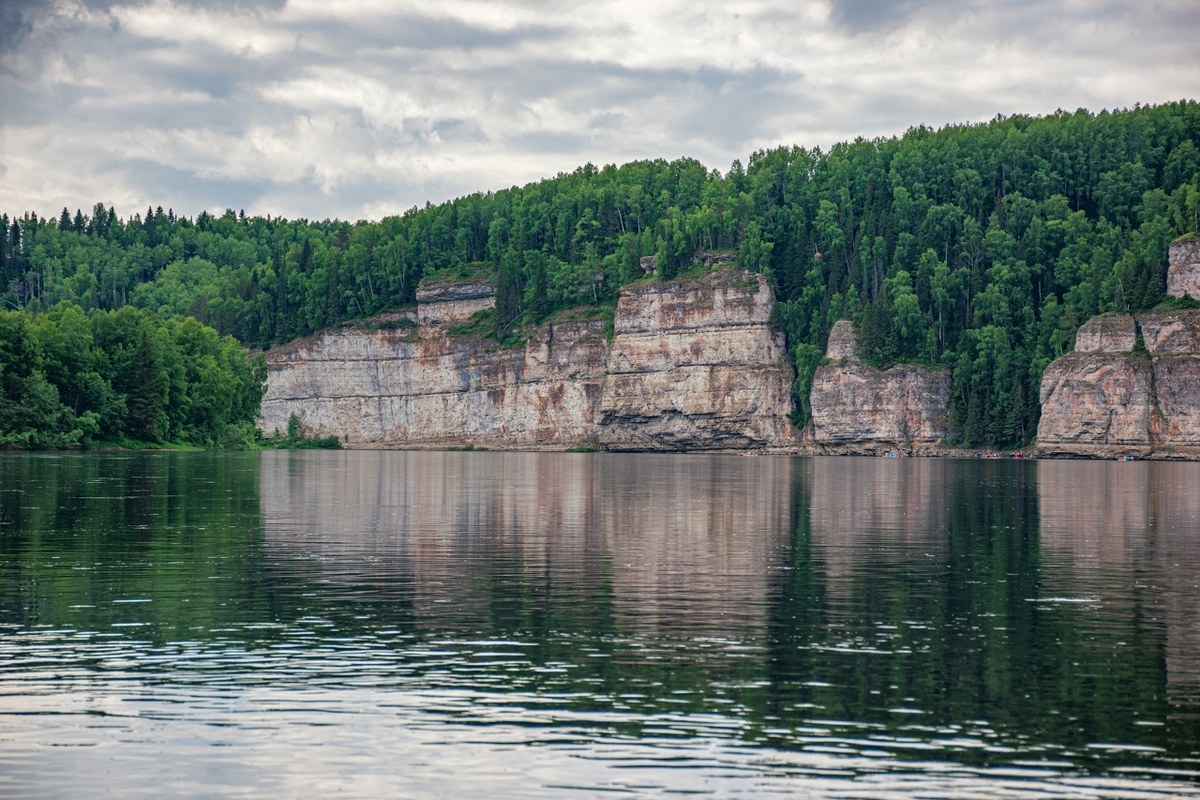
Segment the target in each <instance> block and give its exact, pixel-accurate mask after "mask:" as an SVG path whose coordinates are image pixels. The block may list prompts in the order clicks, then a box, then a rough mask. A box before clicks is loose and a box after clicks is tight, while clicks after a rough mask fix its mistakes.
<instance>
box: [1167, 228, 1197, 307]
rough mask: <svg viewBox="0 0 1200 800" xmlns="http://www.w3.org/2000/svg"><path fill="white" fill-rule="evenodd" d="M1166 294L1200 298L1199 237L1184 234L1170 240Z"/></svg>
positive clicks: (1194, 298)
mask: <svg viewBox="0 0 1200 800" xmlns="http://www.w3.org/2000/svg"><path fill="white" fill-rule="evenodd" d="M1169 263H1170V266H1168V267H1167V294H1169V295H1171V296H1172V297H1190V298H1192V299H1193V300H1200V238H1198V237H1196V236H1184V237H1182V238H1179V239H1176V240H1175V241H1173V242H1171V248H1170V262H1169Z"/></svg>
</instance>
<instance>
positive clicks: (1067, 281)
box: [0, 101, 1200, 446]
mask: <svg viewBox="0 0 1200 800" xmlns="http://www.w3.org/2000/svg"><path fill="white" fill-rule="evenodd" d="M0 221H2V222H3V225H4V236H3V246H2V247H0V288H3V294H2V295H0V297H2V298H3V302H2V304H3V305H6V306H9V307H11V308H16V309H22V310H26V311H31V312H39V311H49V310H51V309H55V308H58V307H59V304H61V303H63V302H64V301H66V302H69V303H71V304H74V305H75V306H78V307H79V308H81V309H84V310H86V311H92V310H98V311H103V312H112V311H115V310H116V309H120V308H122V307H123V306H126V305H132V306H134V307H136V308H138V309H143V310H146V311H149V312H154V313H155V314H156V315H157V317H158V318H162V319H172V318H176V317H181V316H190V317H193V318H195V319H196V320H198V321H200V322H202V323H205V324H206V325H210V326H213V327H214V328H215V329H216V330H217V331H219V332H220V333H222V334H229V335H232V336H234V337H236V338H237V339H238V340H239V341H241V342H242V343H244V344H246V345H254V346H264V347H265V346H270V345H271V344H273V343H279V342H286V341H288V340H291V339H294V338H296V337H299V336H303V335H306V334H309V333H312V332H314V331H316V330H319V329H321V328H324V327H327V326H330V325H333V324H336V323H338V322H340V321H343V320H346V319H351V318H358V317H365V316H369V315H372V314H374V313H377V312H380V311H383V310H386V309H390V308H395V307H397V306H402V305H405V304H408V303H411V302H412V301H413V299H414V296H415V292H416V288H417V285H418V283H419V282H420V281H421V279H422V277H423V276H427V275H431V274H433V273H435V272H440V271H444V270H463V271H465V270H468V269H472V270H475V269H479V268H481V267H482V268H485V269H492V270H494V280H495V284H496V289H497V309H496V311H495V312H494V317H493V320H492V324H494V326H495V330H496V331H497V332H509V333H510V334H511V332H513V331H517V332H519V331H520V330H521V328H522V326H525V325H532V324H536V323H538V322H540V321H541V320H543V319H545V318H546V317H547V316H549V315H551V314H553V313H554V312H556V311H557V310H560V309H562V308H566V307H571V306H576V305H604V304H610V303H612V302H613V301H614V300H615V297H616V292H617V289H618V288H619V287H620V286H621V285H622V284H625V283H628V282H630V281H633V280H636V279H639V278H641V277H642V274H643V273H642V270H641V267H640V265H639V262H640V259H641V257H643V256H647V255H657V256H658V260H657V264H658V269H659V273H660V275H661V276H662V277H667V278H670V277H673V276H674V275H675V274H677V273H679V272H681V271H684V270H687V269H690V268H691V263H692V255H693V254H694V253H695V252H697V251H700V250H731V251H735V252H736V253H737V254H738V256H739V260H740V261H741V263H742V265H743V266H745V267H747V268H749V269H751V270H755V271H758V272H763V273H765V274H767V275H768V276H770V278H771V280H772V281H773V283H774V285H775V286H776V290H777V294H778V298H779V300H780V304H779V306H778V319H779V323H780V325H781V326H782V327H783V329H784V330H785V331H786V333H787V335H788V343H789V347H790V348H791V350H792V352H793V353H794V355H795V358H796V364H797V368H798V372H799V376H800V377H799V379H798V381H797V401H798V405H799V416H800V417H801V418H803V417H804V416H805V415H806V408H805V405H806V402H807V380H808V379H809V378H810V377H811V374H812V370H813V369H814V368H815V367H816V366H817V365H818V364H819V363H820V360H821V357H822V354H823V351H824V344H825V338H826V337H827V335H828V332H829V329H830V327H831V326H832V325H833V323H834V322H836V321H837V320H839V319H851V320H853V321H854V322H855V324H856V326H857V327H858V330H859V333H860V338H861V341H862V349H863V356H864V359H865V360H867V361H870V362H871V363H875V364H878V365H886V364H889V363H893V362H897V361H916V362H922V363H926V364H930V365H942V366H945V367H946V368H948V369H950V370H952V371H953V387H954V388H953V394H952V399H951V408H950V413H951V417H952V422H953V423H954V425H955V427H956V428H957V430H958V431H959V432H960V440H961V442H962V443H964V444H968V445H975V446H980V445H988V446H1003V445H1009V444H1018V443H1022V442H1027V441H1028V440H1029V439H1030V438H1031V436H1032V435H1033V433H1034V431H1035V429H1036V421H1037V417H1038V411H1039V409H1038V385H1039V382H1040V377H1041V373H1042V370H1043V369H1044V368H1045V366H1046V365H1047V364H1048V363H1049V362H1050V361H1051V360H1052V359H1054V358H1055V357H1057V356H1059V355H1061V354H1062V353H1063V352H1065V351H1067V350H1069V349H1070V348H1071V345H1072V342H1073V336H1074V331H1075V329H1076V328H1077V327H1078V325H1079V324H1081V323H1082V322H1084V321H1086V320H1087V319H1088V318H1089V317H1091V316H1093V315H1094V314H1096V313H1099V312H1103V311H1108V310H1114V309H1128V310H1139V309H1145V308H1149V307H1153V306H1155V305H1156V304H1159V303H1161V302H1162V301H1163V300H1164V291H1165V283H1166V268H1167V261H1166V258H1167V245H1168V243H1169V242H1170V241H1171V240H1172V239H1174V238H1175V237H1177V236H1179V235H1181V234H1183V233H1185V232H1188V231H1195V230H1197V229H1198V228H1200V105H1198V104H1197V103H1195V102H1190V101H1189V102H1179V103H1172V104H1168V105H1161V106H1153V107H1137V108H1134V109H1132V110H1125V111H1120V112H1113V113H1109V112H1104V113H1100V114H1092V113H1089V112H1087V111H1083V110H1080V111H1076V112H1074V113H1068V112H1059V113H1056V114H1054V115H1051V116H1047V117H1027V116H1014V117H997V118H996V119H994V120H992V121H991V122H988V123H985V124H978V125H951V126H947V127H945V128H942V129H940V130H932V129H930V128H926V127H918V128H913V129H910V130H909V131H907V132H906V133H905V134H904V135H903V136H900V137H898V138H886V139H876V140H871V141H868V140H864V139H858V140H856V141H854V142H845V143H840V144H837V145H835V146H833V147H832V148H830V149H829V150H828V151H823V150H821V149H819V148H818V149H806V148H803V147H779V148H775V149H772V150H761V151H759V152H756V153H754V154H752V155H751V156H750V158H749V160H748V162H747V163H746V164H745V165H743V164H741V163H739V162H734V164H733V165H732V166H731V167H730V169H729V170H728V172H726V173H725V174H721V173H720V172H718V171H716V170H709V169H707V168H706V167H705V166H704V165H702V164H700V163H699V162H698V161H695V160H692V159H687V158H683V159H679V160H676V161H671V162H668V161H664V160H655V161H641V162H634V163H630V164H625V165H623V166H620V167H617V166H613V165H609V166H605V167H602V168H598V167H595V166H593V165H591V164H588V165H586V166H583V167H580V168H579V169H577V170H575V171H574V172H572V173H570V174H560V175H558V176H556V177H554V178H551V179H548V180H544V181H541V182H538V183H533V184H530V185H528V186H524V187H520V188H518V187H514V188H511V189H505V190H502V191H498V192H489V193H481V194H473V195H470V196H467V197H463V198H459V199H457V200H454V201H451V202H447V203H443V204H441V205H437V206H434V205H431V204H427V205H426V206H425V207H424V208H412V209H410V210H409V211H407V212H405V213H404V214H402V215H400V216H395V217H388V218H385V219H383V220H381V221H379V222H365V221H360V222H357V223H351V222H343V221H337V220H332V221H331V220H326V221H323V222H310V221H307V220H286V219H273V218H271V217H270V216H268V217H265V218H264V217H246V216H245V215H244V214H236V213H234V212H233V211H227V212H226V213H225V214H223V215H221V216H214V215H211V214H208V213H202V214H200V215H199V216H197V217H195V218H189V217H181V216H177V215H176V214H175V213H174V211H173V210H167V211H163V209H162V208H157V209H147V211H146V213H145V214H144V215H142V214H134V215H133V216H130V217H127V218H121V217H119V216H118V215H117V213H116V211H115V209H113V208H111V207H109V208H105V207H104V206H103V205H101V204H97V205H96V206H95V207H94V208H92V210H91V212H90V213H84V212H83V211H82V210H76V211H74V212H71V211H70V210H69V209H65V208H64V209H63V210H62V213H61V215H60V216H58V217H57V218H39V217H37V216H36V215H35V214H32V213H25V214H23V215H21V216H19V217H16V216H14V217H12V218H10V217H8V216H7V215H6V216H4V217H3V218H2V220H0ZM61 313H66V312H61ZM93 313H95V312H94V311H93ZM96 319H103V317H100V316H94V317H93V324H94V320H96ZM172 324H174V325H180V324H182V323H179V322H175V323H172ZM170 424H181V425H186V424H188V423H186V422H180V423H175V422H172V423H170Z"/></svg>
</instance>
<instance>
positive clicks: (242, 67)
mask: <svg viewBox="0 0 1200 800" xmlns="http://www.w3.org/2000/svg"><path fill="white" fill-rule="evenodd" d="M1198 34H1200V2H1198V1H1197V0H1003V1H1001V0H794V2H774V1H772V2H767V1H766V0H724V2H712V3H709V2H704V1H703V0H590V2H587V3H568V2H542V1H541V0H503V1H497V2H474V1H472V0H441V2H436V3H434V2H428V0H426V1H425V2H408V1H407V0H355V1H354V2H350V0H130V2H117V1H114V0H0V210H2V211H6V212H7V213H9V214H10V215H11V214H13V213H18V214H19V213H24V212H25V211H35V212H37V213H39V214H41V215H47V214H54V215H57V214H58V213H59V212H60V211H61V209H62V208H63V207H64V206H66V207H68V208H69V209H70V210H71V211H72V212H74V210H75V209H76V208H81V209H83V210H84V211H85V212H86V211H87V210H88V209H90V208H91V207H92V206H93V205H94V204H95V203H96V202H103V203H105V204H106V205H113V206H115V207H116V209H117V212H118V214H119V215H121V216H122V217H124V216H127V215H130V214H132V213H134V212H138V211H143V210H144V209H145V208H146V207H147V206H159V205H161V206H163V207H164V208H172V209H174V210H175V211H176V212H177V213H179V214H183V215H187V216H192V215H195V214H196V213H199V212H200V211H201V210H206V209H207V210H209V211H213V212H217V213H220V212H221V211H223V210H224V209H226V208H233V209H235V210H245V212H246V213H247V214H262V215H266V214H271V215H272V216H279V215H282V216H285V217H289V218H296V217H307V218H309V219H324V218H335V217H336V218H341V219H351V220H357V219H370V220H377V219H380V218H381V217H384V216H387V215H391V214H399V213H403V212H404V211H405V210H406V209H408V208H410V207H412V206H414V205H424V204H425V203H426V202H433V203H435V204H436V203H439V202H442V201H445V200H448V199H451V198H453V197H458V196H462V195H464V194H470V193H472V192H477V191H489V190H498V189H503V188H506V187H509V186H513V185H522V184H525V183H528V182H530V181H535V180H539V179H541V178H546V177H552V176H553V175H555V174H556V173H558V172H569V171H571V170H573V169H575V168H576V167H578V166H580V165H582V164H585V163H588V162H591V163H593V164H597V165H603V164H609V163H616V164H623V163H626V162H628V161H633V160H638V159H651V158H666V159H674V158H678V157H681V156H689V157H692V158H697V159H699V160H700V161H702V162H703V163H704V164H705V165H706V166H708V167H709V168H716V169H719V170H721V171H722V172H724V171H725V170H727V169H728V168H729V166H730V164H731V163H732V162H733V160H734V159H741V160H742V161H743V162H745V161H746V160H747V159H748V156H749V154H750V153H752V152H754V151H755V150H758V149H761V148H769V147H774V146H778V145H785V144H786V145H791V144H798V145H803V146H806V147H815V146H820V147H822V148H828V147H829V146H830V145H832V144H834V143H835V142H838V141H842V140H847V139H853V138H855V137H857V136H863V137H867V138H873V137H877V136H894V135H900V134H903V132H904V131H905V130H906V129H908V128H909V127H912V126H915V125H921V124H924V125H928V126H931V127H935V128H936V127H941V126H943V125H946V124H950V123H964V122H984V121H987V120H989V119H991V118H993V117H995V116H996V115H997V114H1003V115H1011V114H1033V115H1037V114H1050V113H1053V112H1054V111H1055V110H1057V109H1065V110H1068V111H1073V110H1075V109H1077V108H1087V109H1090V110H1092V111H1100V110H1102V109H1118V108H1128V107H1132V106H1133V105H1135V104H1137V103H1141V104H1143V105H1145V104H1157V103H1163V102H1170V101H1173V100H1180V99H1185V98H1186V99H1198V98H1200V48H1197V47H1196V39H1197V35H1198Z"/></svg>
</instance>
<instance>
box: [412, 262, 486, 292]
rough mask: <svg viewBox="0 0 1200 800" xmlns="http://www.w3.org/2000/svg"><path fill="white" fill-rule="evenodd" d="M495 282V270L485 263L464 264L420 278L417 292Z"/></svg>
mask: <svg viewBox="0 0 1200 800" xmlns="http://www.w3.org/2000/svg"><path fill="white" fill-rule="evenodd" d="M495 280H496V269H495V267H493V266H492V265H491V264H489V263H487V262H485V261H476V262H474V263H472V264H464V265H462V266H461V267H446V268H445V269H440V270H438V271H437V272H434V273H431V274H429V275H426V276H425V277H424V278H421V282H420V283H419V284H417V291H418V292H420V291H427V290H431V289H446V288H449V287H451V286H465V285H468V284H474V283H479V284H487V285H488V286H492V285H493V284H494V283H495Z"/></svg>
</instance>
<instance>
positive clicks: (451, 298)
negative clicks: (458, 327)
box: [417, 282, 496, 325]
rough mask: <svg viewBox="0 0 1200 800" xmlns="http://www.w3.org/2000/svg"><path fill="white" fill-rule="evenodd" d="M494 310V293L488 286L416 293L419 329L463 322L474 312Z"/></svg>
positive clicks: (465, 285)
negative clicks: (420, 325) (442, 323)
mask: <svg viewBox="0 0 1200 800" xmlns="http://www.w3.org/2000/svg"><path fill="white" fill-rule="evenodd" d="M495 306H496V292H495V290H494V289H493V288H492V285H491V284H490V283H483V282H474V283H460V284H455V285H451V286H435V287H431V288H421V289H418V290H417V322H419V323H421V324H422V325H435V324H437V323H439V322H451V321H453V320H458V319H466V318H467V317H469V316H471V315H472V314H474V313H475V312H476V311H483V310H485V309H488V308H495Z"/></svg>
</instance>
